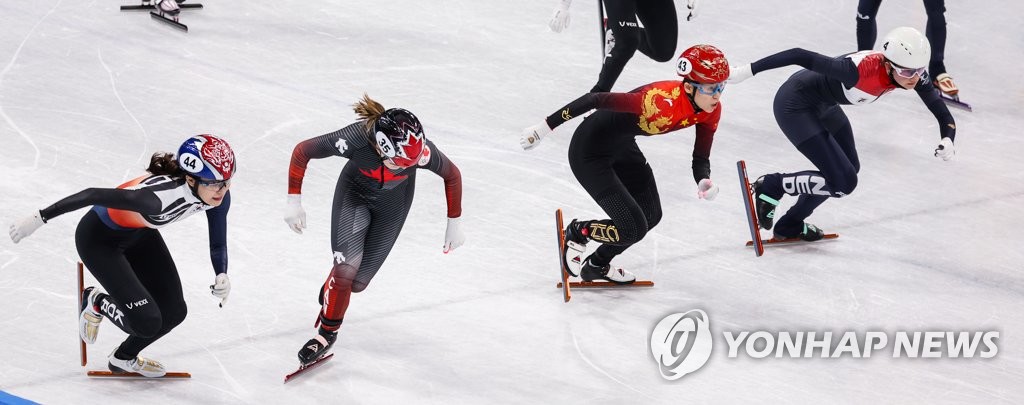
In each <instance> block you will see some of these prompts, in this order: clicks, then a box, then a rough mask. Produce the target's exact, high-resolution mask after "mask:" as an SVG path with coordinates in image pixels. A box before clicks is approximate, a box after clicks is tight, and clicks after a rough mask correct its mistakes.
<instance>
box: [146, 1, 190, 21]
mask: <svg viewBox="0 0 1024 405" xmlns="http://www.w3.org/2000/svg"><path fill="white" fill-rule="evenodd" d="M183 2H184V1H170V0H153V7H154V8H156V11H157V12H158V13H160V14H161V15H165V16H167V17H169V18H172V19H177V18H178V14H179V13H181V8H180V7H179V6H178V3H183Z"/></svg>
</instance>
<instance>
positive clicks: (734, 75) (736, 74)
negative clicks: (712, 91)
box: [726, 63, 754, 84]
mask: <svg viewBox="0 0 1024 405" xmlns="http://www.w3.org/2000/svg"><path fill="white" fill-rule="evenodd" d="M751 77H754V72H753V71H752V70H751V69H750V64H749V63H748V64H746V65H742V66H737V67H732V68H730V70H729V80H726V83H729V84H737V83H740V82H742V81H744V80H747V79H749V78H751Z"/></svg>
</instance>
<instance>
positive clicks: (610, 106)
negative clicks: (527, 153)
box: [519, 93, 643, 149]
mask: <svg viewBox="0 0 1024 405" xmlns="http://www.w3.org/2000/svg"><path fill="white" fill-rule="evenodd" d="M591 110H611V111H618V112H629V113H634V114H640V113H641V111H642V110H643V95H642V94H640V93H587V94H584V95H582V96H580V97H579V98H577V99H575V100H573V101H572V102H570V103H569V104H566V105H565V106H564V107H562V108H561V109H559V110H558V111H556V112H555V113H553V114H551V115H549V116H548V117H547V118H545V119H544V121H543V122H541V123H539V124H536V125H533V126H531V127H529V128H526V129H525V130H523V136H522V138H520V140H519V144H520V146H522V147H523V149H532V148H533V147H535V146H537V145H538V144H540V140H541V139H542V138H543V137H545V136H547V135H548V134H550V133H551V131H552V130H554V129H555V128H557V127H558V126H559V125H562V124H564V123H566V122H568V121H570V120H572V119H573V118H576V117H579V116H581V115H583V114H586V113H588V112H590V111H591Z"/></svg>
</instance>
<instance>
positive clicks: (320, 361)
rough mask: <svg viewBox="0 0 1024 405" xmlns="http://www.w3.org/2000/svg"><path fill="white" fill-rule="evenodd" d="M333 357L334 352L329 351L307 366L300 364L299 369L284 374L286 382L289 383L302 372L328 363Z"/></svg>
mask: <svg viewBox="0 0 1024 405" xmlns="http://www.w3.org/2000/svg"><path fill="white" fill-rule="evenodd" d="M331 357H334V353H328V354H327V355H326V356H323V357H321V358H319V359H316V361H314V362H312V363H309V364H307V365H305V366H299V369H298V370H295V371H294V372H292V373H291V374H288V375H286V376H284V383H285V384H287V383H288V382H289V381H291V380H293V379H295V377H298V376H300V375H302V374H305V373H306V372H307V371H309V370H312V369H314V368H317V367H319V366H320V365H322V364H324V363H326V362H327V360H330V359H331Z"/></svg>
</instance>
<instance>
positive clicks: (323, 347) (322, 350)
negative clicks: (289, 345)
mask: <svg viewBox="0 0 1024 405" xmlns="http://www.w3.org/2000/svg"><path fill="white" fill-rule="evenodd" d="M337 339H338V332H337V331H335V332H329V331H326V330H324V329H323V328H320V331H319V332H318V333H317V334H316V336H315V337H313V338H312V339H309V341H308V342H306V345H305V346H302V349H301V350H299V363H302V365H303V366H308V365H309V364H310V363H313V362H315V361H317V360H319V359H320V358H321V357H324V355H326V354H327V352H329V351H330V350H331V347H333V346H334V341H335V340H337Z"/></svg>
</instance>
